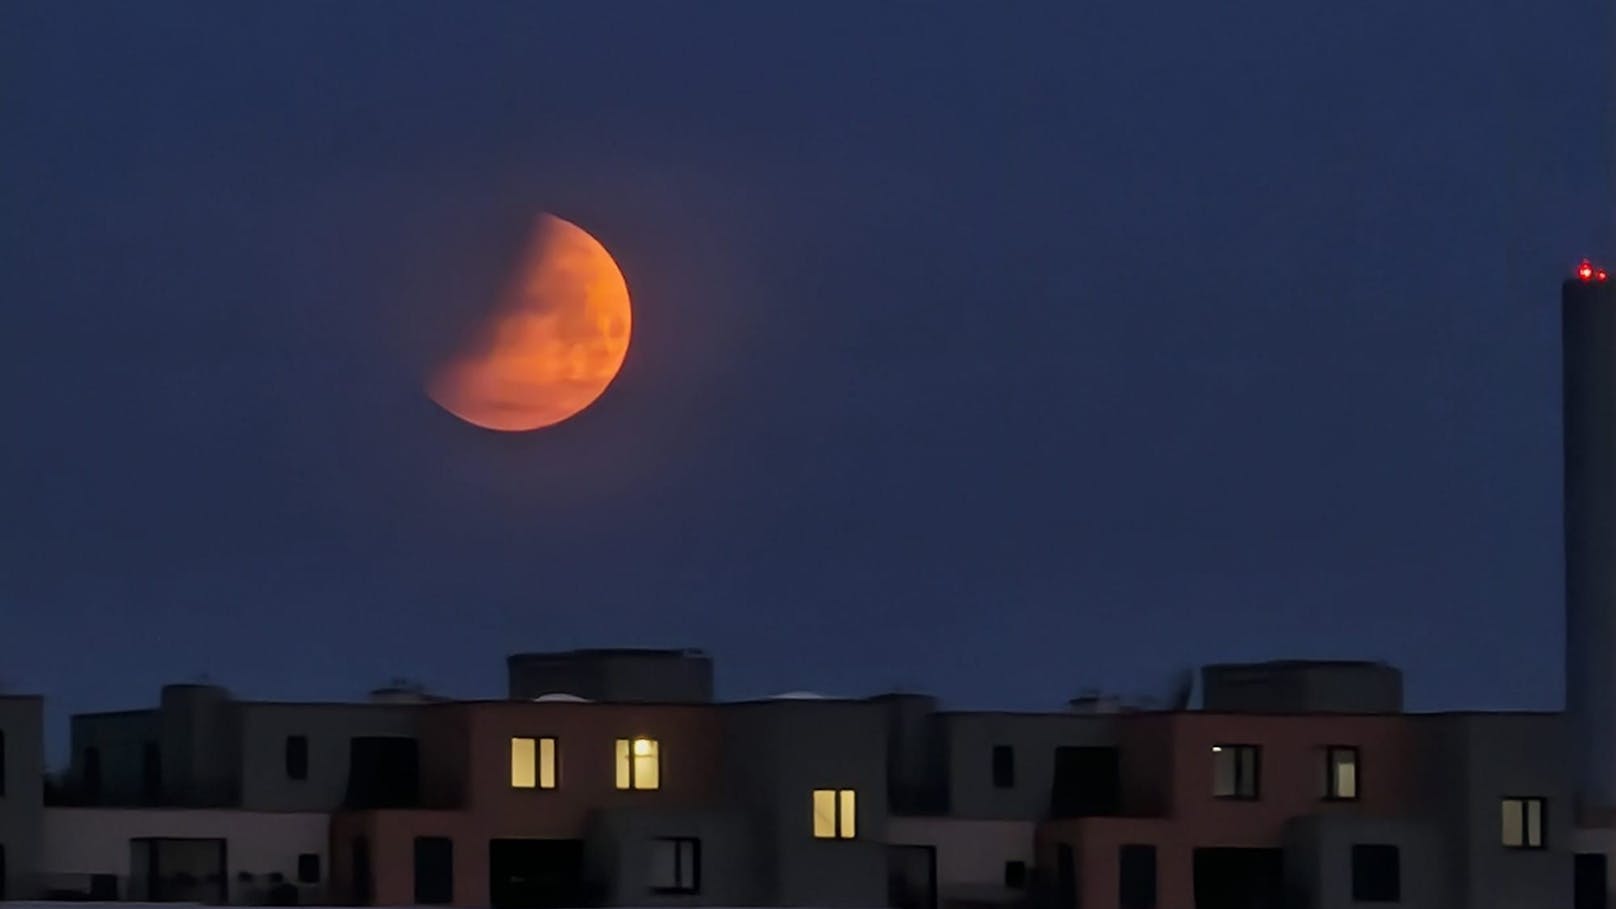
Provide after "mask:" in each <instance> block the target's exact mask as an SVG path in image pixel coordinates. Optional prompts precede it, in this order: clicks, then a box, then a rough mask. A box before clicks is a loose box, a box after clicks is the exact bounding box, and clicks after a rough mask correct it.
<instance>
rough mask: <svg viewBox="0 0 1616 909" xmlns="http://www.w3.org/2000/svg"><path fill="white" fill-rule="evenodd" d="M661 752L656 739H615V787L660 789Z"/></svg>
mask: <svg viewBox="0 0 1616 909" xmlns="http://www.w3.org/2000/svg"><path fill="white" fill-rule="evenodd" d="M661 787H662V754H661V749H660V748H658V747H657V740H656V739H647V738H637V739H618V740H617V788H619V789H660V788H661Z"/></svg>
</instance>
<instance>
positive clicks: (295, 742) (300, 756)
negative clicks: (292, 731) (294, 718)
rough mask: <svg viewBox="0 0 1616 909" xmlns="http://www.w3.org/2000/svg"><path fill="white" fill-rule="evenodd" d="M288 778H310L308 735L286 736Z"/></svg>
mask: <svg viewBox="0 0 1616 909" xmlns="http://www.w3.org/2000/svg"><path fill="white" fill-rule="evenodd" d="M286 778H287V779H289V780H306V779H308V778H309V737H308V736H306V735H289V736H287V737H286Z"/></svg>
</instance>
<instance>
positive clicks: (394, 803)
mask: <svg viewBox="0 0 1616 909" xmlns="http://www.w3.org/2000/svg"><path fill="white" fill-rule="evenodd" d="M419 789H420V751H419V748H418V746H417V744H416V741H415V739H410V738H401V737H394V736H374V737H370V736H364V737H359V738H355V739H353V740H352V742H350V743H349V749H348V796H347V807H349V808H411V807H414V805H415V803H416V799H417V796H418V794H419Z"/></svg>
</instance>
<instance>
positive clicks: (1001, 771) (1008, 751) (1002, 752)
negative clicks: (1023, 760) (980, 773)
mask: <svg viewBox="0 0 1616 909" xmlns="http://www.w3.org/2000/svg"><path fill="white" fill-rule="evenodd" d="M993 785H994V786H995V787H997V788H999V789H1013V788H1015V785H1016V749H1014V748H1012V747H1010V746H1009V745H994V746H993Z"/></svg>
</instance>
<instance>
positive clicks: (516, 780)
mask: <svg viewBox="0 0 1616 909" xmlns="http://www.w3.org/2000/svg"><path fill="white" fill-rule="evenodd" d="M555 787H556V740H555V739H553V738H548V737H546V738H540V739H531V738H513V739H511V788H513V789H534V788H538V789H554V788H555Z"/></svg>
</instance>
